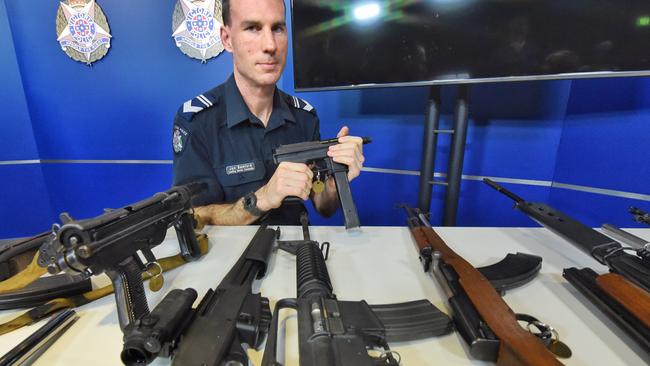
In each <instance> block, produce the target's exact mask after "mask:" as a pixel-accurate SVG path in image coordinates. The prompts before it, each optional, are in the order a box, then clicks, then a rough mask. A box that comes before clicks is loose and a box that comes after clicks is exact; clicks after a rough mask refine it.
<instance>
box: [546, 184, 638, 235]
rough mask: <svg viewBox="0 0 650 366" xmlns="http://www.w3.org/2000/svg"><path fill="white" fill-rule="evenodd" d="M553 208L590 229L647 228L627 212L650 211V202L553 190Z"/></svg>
mask: <svg viewBox="0 0 650 366" xmlns="http://www.w3.org/2000/svg"><path fill="white" fill-rule="evenodd" d="M551 202H552V203H551V206H553V207H554V208H555V209H557V210H560V211H562V212H564V213H565V214H567V215H569V216H571V217H573V218H575V219H577V220H579V221H580V222H582V223H584V224H585V225H587V226H590V227H600V226H601V225H602V224H606V223H609V224H612V225H615V226H618V227H622V228H625V227H645V228H647V227H648V226H647V225H644V224H639V223H636V222H634V220H632V215H630V214H629V213H628V212H627V210H628V208H629V207H630V206H636V207H639V208H642V209H645V210H646V211H650V202H647V201H646V202H644V201H637V200H632V199H628V198H621V197H612V196H603V195H599V194H594V193H588V192H576V191H571V190H566V189H553V193H552V201H551Z"/></svg>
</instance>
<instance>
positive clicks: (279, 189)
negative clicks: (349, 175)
mask: <svg viewBox="0 0 650 366" xmlns="http://www.w3.org/2000/svg"><path fill="white" fill-rule="evenodd" d="M357 175H358V174H357ZM313 177H314V173H313V172H312V171H311V169H310V168H309V167H308V166H307V165H306V164H301V163H290V162H286V161H285V162H282V163H280V165H278V168H277V169H276V170H275V173H274V174H273V176H272V177H271V179H270V180H269V181H268V183H266V185H265V186H263V187H262V188H260V189H258V190H257V192H255V196H257V207H258V208H259V209H260V210H262V211H269V210H271V209H274V208H278V207H280V205H282V200H284V198H285V197H288V196H296V197H300V198H302V199H303V200H307V199H309V193H310V192H311V184H312V179H313Z"/></svg>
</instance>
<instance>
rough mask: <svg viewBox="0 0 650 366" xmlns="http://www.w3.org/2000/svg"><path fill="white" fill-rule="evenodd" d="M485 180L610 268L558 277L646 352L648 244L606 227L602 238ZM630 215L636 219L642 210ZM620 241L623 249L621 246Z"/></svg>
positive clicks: (649, 339)
mask: <svg viewBox="0 0 650 366" xmlns="http://www.w3.org/2000/svg"><path fill="white" fill-rule="evenodd" d="M484 181H485V183H486V184H488V185H489V186H490V187H492V188H494V189H496V190H497V191H499V192H501V193H503V194H504V195H506V196H508V197H510V198H511V199H512V200H513V201H515V208H516V209H518V210H519V211H521V212H523V213H525V214H526V215H527V216H528V217H530V218H531V219H532V220H534V221H536V222H537V223H539V224H540V225H542V226H544V227H545V228H547V229H549V230H550V231H552V232H554V233H555V234H557V235H559V236H561V237H562V238H564V239H565V240H567V241H568V242H570V243H571V244H573V245H575V246H576V247H578V248H579V249H581V250H583V251H584V252H586V253H587V254H589V255H590V256H592V257H593V258H594V259H596V260H597V261H598V262H600V263H601V264H603V265H605V266H607V267H608V268H609V271H610V272H611V273H608V274H604V275H598V273H596V272H595V271H594V270H592V269H591V268H582V269H578V268H565V269H564V271H563V274H562V275H563V276H564V278H566V279H567V281H569V283H571V284H572V285H573V286H574V287H575V288H576V289H578V290H579V291H580V292H581V293H582V294H583V295H584V296H585V297H586V298H587V299H589V300H590V301H591V302H592V303H594V304H595V305H596V306H597V307H598V308H599V309H600V310H601V311H602V312H603V313H605V314H606V315H607V316H608V317H609V318H610V319H611V320H612V321H613V322H615V323H616V324H618V325H619V326H620V327H621V328H622V329H623V330H624V331H626V332H627V333H628V334H629V335H630V336H631V337H632V338H633V339H634V340H635V341H636V342H637V343H639V345H641V346H642V347H643V348H645V350H646V351H647V352H650V292H649V291H650V245H649V244H648V242H647V241H645V240H643V239H641V238H638V237H636V236H634V235H632V234H630V233H628V232H625V231H623V230H620V229H618V228H616V227H614V226H612V225H607V224H606V225H604V226H603V230H604V232H606V233H607V234H608V235H609V236H611V237H609V236H606V235H604V234H602V233H600V232H598V231H596V230H594V229H592V228H590V227H587V226H585V225H584V224H582V223H581V222H579V221H577V220H575V219H573V218H571V217H569V216H567V215H566V214H564V213H562V212H560V211H558V210H556V209H554V208H553V207H550V206H548V205H546V204H543V203H538V202H528V201H526V200H524V199H523V198H521V197H519V196H517V195H516V194H514V193H512V192H510V191H508V190H507V189H505V188H503V187H501V186H500V185H498V184H497V183H495V182H493V181H491V180H489V179H484ZM637 210H638V209H637ZM631 212H632V211H631ZM632 213H633V214H636V215H637V216H638V215H639V214H641V213H642V212H638V211H634V212H632ZM612 238H616V239H618V241H617V240H615V239H612ZM619 241H620V242H619ZM621 243H625V244H627V245H628V246H625V247H624V246H623V245H621ZM630 253H631V254H630Z"/></svg>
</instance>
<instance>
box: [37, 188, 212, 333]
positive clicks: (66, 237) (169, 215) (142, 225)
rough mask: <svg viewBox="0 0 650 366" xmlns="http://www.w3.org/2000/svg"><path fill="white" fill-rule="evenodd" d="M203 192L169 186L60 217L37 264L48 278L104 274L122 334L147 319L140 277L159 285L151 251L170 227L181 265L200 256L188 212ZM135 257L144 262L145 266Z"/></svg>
mask: <svg viewBox="0 0 650 366" xmlns="http://www.w3.org/2000/svg"><path fill="white" fill-rule="evenodd" d="M203 189H204V185H203V184H196V183H192V184H188V185H183V186H177V187H173V188H171V189H170V190H168V191H166V192H160V193H156V194H155V195H154V196H153V197H151V198H148V199H145V200H142V201H139V202H136V203H134V204H132V205H129V206H125V207H122V208H119V209H115V210H110V211H108V212H106V213H104V214H103V215H100V216H97V217H94V218H90V219H84V220H73V219H72V218H71V217H70V216H69V215H68V214H67V213H63V214H61V221H62V223H63V225H62V226H60V225H54V227H53V228H52V236H51V238H50V239H48V240H47V241H46V242H45V243H44V244H43V245H42V246H41V248H40V249H39V251H40V252H39V259H38V265H39V266H41V267H46V268H47V270H48V272H49V273H51V274H55V273H58V272H61V271H65V272H68V273H72V274H81V275H82V276H84V277H90V276H93V275H99V274H101V273H103V272H106V274H107V275H108V276H109V277H110V279H111V282H112V283H113V288H114V289H115V300H116V302H117V314H118V318H119V322H120V328H121V329H122V331H124V330H125V329H126V327H127V326H128V325H129V324H131V323H132V322H134V321H135V320H137V319H139V318H141V317H143V316H145V315H148V314H149V306H148V304H147V298H146V296H145V292H144V287H143V285H142V277H141V273H142V272H143V271H147V272H150V273H153V274H155V277H156V278H157V283H158V284H159V285H160V286H162V282H161V281H162V276H161V272H162V268H161V266H160V264H158V262H157V260H156V257H155V256H154V254H153V253H152V251H151V249H152V248H153V247H155V246H157V245H159V244H160V243H162V241H163V240H164V239H165V235H166V234H167V229H168V228H169V227H170V226H174V228H175V229H176V234H177V237H178V241H179V244H180V250H181V254H182V256H183V258H184V259H185V260H186V261H190V260H194V259H197V258H199V257H200V256H201V251H200V248H199V243H198V241H197V237H196V234H195V231H194V228H195V225H196V222H195V221H194V218H193V214H192V212H191V211H190V210H191V208H192V205H191V199H192V197H193V196H194V195H196V194H197V193H199V192H200V191H201V190H203ZM139 252H140V253H142V254H143V256H144V258H145V259H146V260H147V262H148V263H147V264H146V265H145V264H144V263H143V262H142V260H141V259H140V257H139V255H138V253H139ZM151 285H152V283H151V282H150V286H151ZM158 289H159V288H158Z"/></svg>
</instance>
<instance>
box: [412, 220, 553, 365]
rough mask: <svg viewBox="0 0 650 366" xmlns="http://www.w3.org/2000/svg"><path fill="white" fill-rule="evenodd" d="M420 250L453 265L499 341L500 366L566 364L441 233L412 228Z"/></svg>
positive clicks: (426, 228)
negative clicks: (521, 324)
mask: <svg viewBox="0 0 650 366" xmlns="http://www.w3.org/2000/svg"><path fill="white" fill-rule="evenodd" d="M411 234H412V235H413V238H414V240H415V241H416V242H417V245H418V247H419V248H420V250H422V248H423V247H426V246H429V247H431V248H432V250H433V251H436V252H438V253H440V260H442V261H444V262H445V263H446V264H447V265H448V266H451V267H452V268H453V269H454V271H455V272H456V274H457V275H458V282H459V283H460V285H461V286H462V288H463V290H464V291H465V293H466V294H467V296H468V298H469V299H470V301H471V302H472V305H474V307H475V308H476V310H477V312H478V313H479V314H480V316H481V318H482V319H483V321H484V322H485V323H486V324H487V325H488V327H489V328H490V329H491V330H492V331H493V332H494V334H495V335H496V336H497V337H498V338H499V341H500V346H499V352H498V355H497V362H496V363H497V365H501V366H522V365H562V363H561V362H559V361H558V360H557V359H556V358H555V356H554V355H553V354H552V353H551V352H550V351H549V350H547V349H546V347H544V345H543V344H542V342H541V341H540V340H539V339H537V337H535V336H534V335H533V334H531V333H530V332H528V331H527V330H525V329H524V328H522V327H521V326H520V325H519V323H518V322H517V319H516V316H515V313H514V312H513V311H512V310H511V309H510V307H508V304H506V303H505V301H504V300H503V298H501V296H500V295H499V294H498V293H497V292H496V290H495V289H494V287H493V286H492V284H491V283H490V282H489V281H488V280H487V279H486V278H485V276H483V275H482V274H481V273H480V272H479V271H478V270H477V269H476V268H474V267H473V266H472V265H471V264H469V263H468V262H467V261H466V260H465V259H464V258H462V257H461V256H459V255H458V254H456V253H455V252H454V251H453V250H451V248H449V247H448V246H447V244H445V242H444V241H443V240H442V238H440V236H438V234H437V233H436V232H435V231H434V230H433V229H431V228H428V227H423V226H420V227H411Z"/></svg>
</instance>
